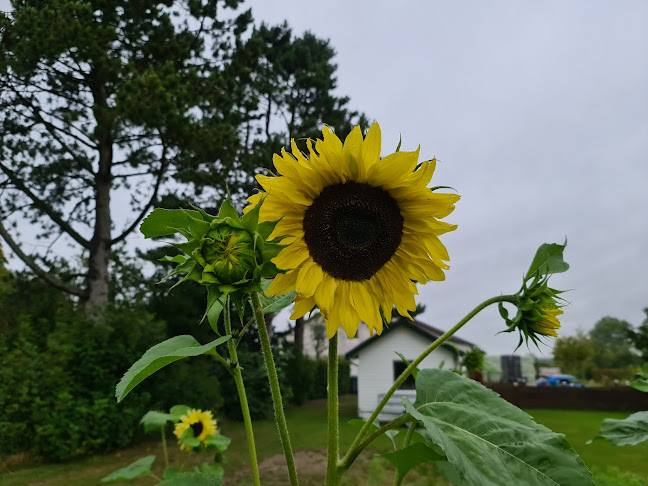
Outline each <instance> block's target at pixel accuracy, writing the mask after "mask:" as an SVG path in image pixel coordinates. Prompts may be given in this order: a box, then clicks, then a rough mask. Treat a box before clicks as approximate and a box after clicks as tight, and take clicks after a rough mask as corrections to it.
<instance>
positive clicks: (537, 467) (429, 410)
mask: <svg viewBox="0 0 648 486" xmlns="http://www.w3.org/2000/svg"><path fill="white" fill-rule="evenodd" d="M403 403H404V404H405V410H406V411H407V413H409V414H410V415H411V416H412V417H413V418H415V419H416V420H418V421H419V422H420V423H421V424H422V425H423V427H425V431H426V432H427V438H426V439H427V441H428V442H429V443H431V444H436V445H438V446H439V447H440V448H441V449H442V450H443V453H444V454H445V455H446V457H447V458H448V461H449V462H450V463H451V464H452V465H454V466H455V467H456V468H457V470H458V472H459V474H460V476H461V478H462V482H461V483H460V484H484V485H486V484H487V485H489V486H499V485H501V486H510V485H511V484H519V478H524V481H525V482H524V484H525V485H527V486H558V485H561V486H594V481H593V479H592V475H591V474H590V472H589V470H588V469H587V467H586V466H585V464H584V463H583V461H582V460H581V459H580V458H579V457H578V456H577V455H576V454H575V453H574V451H573V450H572V449H571V447H570V445H569V443H568V442H567V441H566V440H565V437H564V436H563V435H562V434H556V433H554V432H552V431H551V430H549V429H547V428H546V427H544V426H542V425H538V424H536V423H535V422H534V421H533V419H532V418H531V417H530V416H529V415H527V414H526V413H524V412H523V411H522V410H520V409H519V408H517V407H515V406H514V405H511V404H510V403H508V402H506V401H505V400H504V399H503V398H501V397H500V396H499V395H498V394H497V393H495V392H493V391H491V390H489V389H488V388H485V387H484V386H482V385H480V384H479V383H477V382H476V381H473V380H470V379H468V378H465V377H462V376H459V375H458V374H456V373H454V372H452V371H447V370H438V369H426V370H421V372H420V373H419V374H418V378H417V380H416V402H415V404H412V403H411V402H410V401H409V400H407V398H405V397H403Z"/></svg>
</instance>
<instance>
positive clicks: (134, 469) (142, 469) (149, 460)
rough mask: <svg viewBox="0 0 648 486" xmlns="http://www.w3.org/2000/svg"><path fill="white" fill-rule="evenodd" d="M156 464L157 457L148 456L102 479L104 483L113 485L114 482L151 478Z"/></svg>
mask: <svg viewBox="0 0 648 486" xmlns="http://www.w3.org/2000/svg"><path fill="white" fill-rule="evenodd" d="M154 462H155V456H146V457H142V458H141V459H138V460H137V461H135V462H133V463H131V464H129V465H128V466H126V467H123V468H121V469H118V470H117V471H114V472H112V473H110V474H109V475H108V476H106V477H104V478H102V479H101V482H102V483H112V482H113V481H131V480H133V479H136V478H139V477H142V476H150V475H151V466H153V463H154Z"/></svg>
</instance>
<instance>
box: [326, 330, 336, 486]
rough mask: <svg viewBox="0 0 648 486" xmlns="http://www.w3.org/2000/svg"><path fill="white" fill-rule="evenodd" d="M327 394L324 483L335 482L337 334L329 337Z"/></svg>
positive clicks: (330, 483)
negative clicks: (326, 452)
mask: <svg viewBox="0 0 648 486" xmlns="http://www.w3.org/2000/svg"><path fill="white" fill-rule="evenodd" d="M326 385H327V386H326V393H327V395H328V400H327V410H328V458H327V464H326V484H327V485H334V484H337V479H338V478H337V463H338V460H339V457H338V450H339V446H338V441H339V410H338V408H339V407H338V390H339V388H338V334H337V332H336V333H335V334H334V335H333V337H332V338H331V339H329V346H328V373H327V383H326Z"/></svg>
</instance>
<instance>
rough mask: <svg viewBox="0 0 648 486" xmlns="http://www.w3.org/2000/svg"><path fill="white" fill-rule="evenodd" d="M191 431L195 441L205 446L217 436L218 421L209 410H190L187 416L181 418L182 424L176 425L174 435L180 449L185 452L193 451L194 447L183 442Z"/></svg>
mask: <svg viewBox="0 0 648 486" xmlns="http://www.w3.org/2000/svg"><path fill="white" fill-rule="evenodd" d="M188 429H191V430H192V431H193V436H194V438H195V439H197V440H198V441H200V442H201V443H202V444H203V445H207V442H206V439H207V438H208V437H210V436H212V435H214V434H216V421H215V420H214V418H213V416H212V413H211V412H210V411H209V410H205V411H204V412H203V411H202V410H196V409H195V408H193V409H191V410H189V411H188V412H187V414H186V415H182V416H181V417H180V422H178V423H177V424H175V428H174V429H173V434H174V435H175V436H176V437H177V438H178V444H180V448H181V449H182V450H185V451H191V450H192V447H191V446H190V445H189V444H185V443H184V442H183V441H182V436H183V435H184V433H185V432H186V431H187V430H188Z"/></svg>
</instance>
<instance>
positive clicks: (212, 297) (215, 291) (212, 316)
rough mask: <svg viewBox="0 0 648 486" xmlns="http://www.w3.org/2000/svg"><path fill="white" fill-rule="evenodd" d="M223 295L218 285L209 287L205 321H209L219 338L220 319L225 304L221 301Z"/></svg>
mask: <svg viewBox="0 0 648 486" xmlns="http://www.w3.org/2000/svg"><path fill="white" fill-rule="evenodd" d="M222 295H223V293H222V292H221V291H220V289H219V288H218V285H208V286H207V309H206V310H205V315H204V316H203V319H204V318H205V317H207V321H208V322H209V325H210V326H211V328H212V330H213V331H214V332H215V333H216V334H218V335H219V336H220V332H219V331H218V318H219V317H220V315H221V312H223V303H222V302H221V301H220V298H221V297H222Z"/></svg>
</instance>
